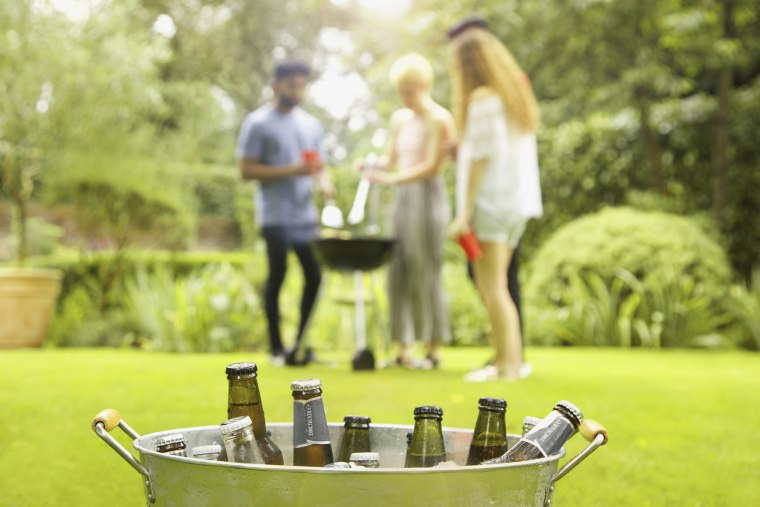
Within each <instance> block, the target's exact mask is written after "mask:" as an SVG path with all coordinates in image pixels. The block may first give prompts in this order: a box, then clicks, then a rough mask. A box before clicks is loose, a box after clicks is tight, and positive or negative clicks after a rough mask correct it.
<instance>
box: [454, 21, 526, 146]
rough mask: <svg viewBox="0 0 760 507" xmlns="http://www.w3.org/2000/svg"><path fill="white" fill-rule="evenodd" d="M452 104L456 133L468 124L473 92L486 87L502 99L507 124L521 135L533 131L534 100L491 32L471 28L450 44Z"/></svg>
mask: <svg viewBox="0 0 760 507" xmlns="http://www.w3.org/2000/svg"><path fill="white" fill-rule="evenodd" d="M449 47H450V53H449V67H450V70H451V75H452V105H453V107H454V116H455V117H456V120H457V127H458V128H459V132H463V131H464V126H465V125H466V123H467V105H468V103H469V100H470V97H471V95H472V92H473V91H475V89H477V88H479V87H482V86H487V87H489V88H491V89H492V90H494V91H495V92H496V93H497V94H498V95H499V97H501V100H502V102H503V103H504V107H505V108H506V110H507V117H508V118H509V121H510V123H512V124H513V125H515V126H516V127H517V128H518V129H519V130H521V131H524V132H536V130H537V129H538V122H539V113H538V104H537V103H536V97H535V95H533V90H532V89H531V87H530V83H529V82H528V80H527V77H526V75H525V73H524V72H523V71H522V69H520V67H519V66H518V65H517V62H516V61H515V59H514V57H513V56H512V54H511V53H510V52H509V51H508V50H507V48H506V47H504V45H503V44H502V43H501V42H499V40H498V39H497V38H496V37H495V36H493V35H492V34H491V33H489V32H487V31H486V30H483V29H480V28H470V29H468V30H466V31H465V32H464V33H462V34H460V35H458V36H457V37H455V38H454V39H453V40H452V41H451V42H450V46H449Z"/></svg>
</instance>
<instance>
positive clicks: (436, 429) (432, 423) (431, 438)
mask: <svg viewBox="0 0 760 507" xmlns="http://www.w3.org/2000/svg"><path fill="white" fill-rule="evenodd" d="M438 441H440V443H441V444H442V443H443V431H442V430H441V420H440V419H439V418H437V417H435V416H432V417H424V416H417V417H415V420H414V432H413V434H412V441H411V442H410V443H409V449H410V450H412V451H424V450H427V449H429V448H430V446H431V445H432V446H433V447H438V446H437V445H436V443H437V442H438Z"/></svg>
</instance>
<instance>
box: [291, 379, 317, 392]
mask: <svg viewBox="0 0 760 507" xmlns="http://www.w3.org/2000/svg"><path fill="white" fill-rule="evenodd" d="M321 388H322V381H321V380H319V379H318V378H309V379H304V380H294V381H293V383H292V384H290V390H291V391H294V392H301V391H314V390H315V389H321Z"/></svg>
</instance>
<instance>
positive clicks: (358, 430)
mask: <svg viewBox="0 0 760 507" xmlns="http://www.w3.org/2000/svg"><path fill="white" fill-rule="evenodd" d="M370 422H372V420H371V419H370V418H369V417H366V416H363V415H347V416H346V417H344V418H343V440H341V442H340V452H338V461H348V458H350V457H351V453H354V452H370V451H371V450H372V449H370V445H369V423H370Z"/></svg>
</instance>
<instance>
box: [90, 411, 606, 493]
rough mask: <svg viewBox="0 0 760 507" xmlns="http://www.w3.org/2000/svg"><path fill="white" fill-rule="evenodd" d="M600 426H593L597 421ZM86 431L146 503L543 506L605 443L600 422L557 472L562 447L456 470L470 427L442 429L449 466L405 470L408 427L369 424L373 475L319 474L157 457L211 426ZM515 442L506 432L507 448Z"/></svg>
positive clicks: (288, 442) (338, 433) (335, 436)
mask: <svg viewBox="0 0 760 507" xmlns="http://www.w3.org/2000/svg"><path fill="white" fill-rule="evenodd" d="M597 424H598V423H597ZM117 426H118V427H120V428H121V429H122V430H123V431H124V432H125V433H127V434H128V435H130V436H131V437H132V438H133V439H134V444H133V445H134V448H135V449H136V450H137V451H138V453H139V455H140V460H139V461H137V460H136V459H135V458H134V457H133V456H132V454H131V453H130V452H129V451H127V450H126V449H124V448H123V447H122V446H121V445H120V444H119V443H118V442H117V441H116V440H114V439H113V437H111V436H110V435H109V434H108V431H110V430H112V429H113V428H115V427H117ZM329 426H330V436H331V439H332V442H333V444H336V443H339V442H340V441H341V438H342V434H343V425H342V424H340V423H331V424H330V425H329ZM92 427H93V429H94V430H95V433H97V434H98V436H100V437H101V438H102V439H103V440H104V441H105V442H106V443H107V444H108V445H109V446H111V447H112V448H113V449H114V450H115V451H116V452H117V453H118V454H119V455H121V456H122V457H123V458H124V459H125V460H126V461H127V462H128V463H129V464H130V465H132V467H133V468H134V469H135V470H137V471H138V472H139V473H140V474H141V475H142V476H143V484H144V489H145V497H146V499H147V505H148V506H154V505H155V506H163V505H166V506H175V505H176V506H187V505H192V506H198V507H202V506H223V507H234V506H246V507H251V506H267V507H279V506H283V507H285V506H287V507H294V506H299V505H303V506H308V507H317V506H336V505H356V504H359V505H361V504H364V505H384V506H386V505H387V506H391V505H392V506H410V507H412V506H413V507H423V506H431V507H433V506H435V507H441V506H452V507H453V506H470V505H471V506H484V505H495V506H526V507H527V506H535V507H540V506H548V505H550V504H551V498H552V492H553V491H554V483H556V482H557V481H558V480H559V479H561V478H562V477H563V476H564V475H565V474H567V473H568V472H569V471H570V470H571V469H572V468H574V467H575V466H576V465H577V464H578V463H580V461H582V460H583V459H584V458H585V457H586V456H588V455H589V454H590V453H591V452H593V451H594V450H595V449H597V448H598V447H599V446H600V445H603V444H604V443H606V441H607V434H606V431H605V430H604V428H603V427H601V425H598V426H593V425H591V426H586V427H585V428H582V430H583V431H582V432H583V433H584V436H585V437H586V438H587V439H588V440H589V441H590V442H591V443H590V445H589V446H587V447H586V448H585V449H584V450H583V451H582V452H581V453H580V454H578V456H576V457H575V458H573V459H572V460H570V461H569V462H567V463H566V464H565V465H564V466H563V467H562V469H561V470H560V471H559V472H557V465H558V462H559V460H560V459H561V458H562V457H563V456H564V455H565V451H564V449H563V450H562V451H561V452H560V453H558V454H555V455H553V456H550V457H548V458H544V459H539V460H532V461H527V462H522V463H508V464H502V465H489V466H474V467H473V466H469V467H465V466H461V465H462V464H463V463H464V462H465V460H466V458H467V452H468V449H469V445H470V440H471V439H472V430H466V429H457V428H444V441H445V444H446V451H447V455H448V458H449V460H452V461H454V462H455V463H456V464H457V466H452V467H450V468H444V467H437V468H417V469H408V468H403V466H404V457H405V455H406V434H407V433H408V432H410V431H412V428H413V427H412V426H402V425H388V424H375V425H373V426H372V427H371V429H370V439H371V442H372V450H373V451H375V452H378V453H380V463H381V466H382V467H383V468H380V469H323V468H307V467H294V466H267V465H248V464H237V463H227V462H219V461H203V460H198V459H194V458H183V457H177V456H167V455H164V454H160V453H158V452H156V451H155V448H156V446H155V442H156V439H157V438H159V437H161V436H164V435H167V434H169V433H176V432H181V433H182V434H183V435H184V436H185V438H186V439H187V447H188V449H191V448H192V447H195V446H198V445H207V444H213V443H218V444H219V443H221V439H220V436H219V427H218V426H202V427H195V428H182V429H176V430H171V431H161V432H158V433H151V434H148V435H144V436H140V435H138V434H137V433H136V432H135V431H134V430H133V429H132V428H130V427H129V426H128V425H127V424H126V422H124V421H123V420H121V416H120V415H119V413H118V412H117V411H115V410H110V409H109V410H104V411H103V412H101V413H100V414H98V415H97V416H96V417H95V419H94V420H93V423H92ZM267 428H268V429H269V430H270V431H271V432H272V437H273V439H274V440H275V441H276V442H277V443H278V445H279V446H280V448H281V449H282V451H283V455H284V458H285V463H292V461H293V455H292V436H293V435H292V432H293V425H292V424H290V423H270V424H267ZM519 438H520V437H519V436H518V435H509V441H510V445H513V444H514V443H515V442H516V441H517V440H518V439H519Z"/></svg>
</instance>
